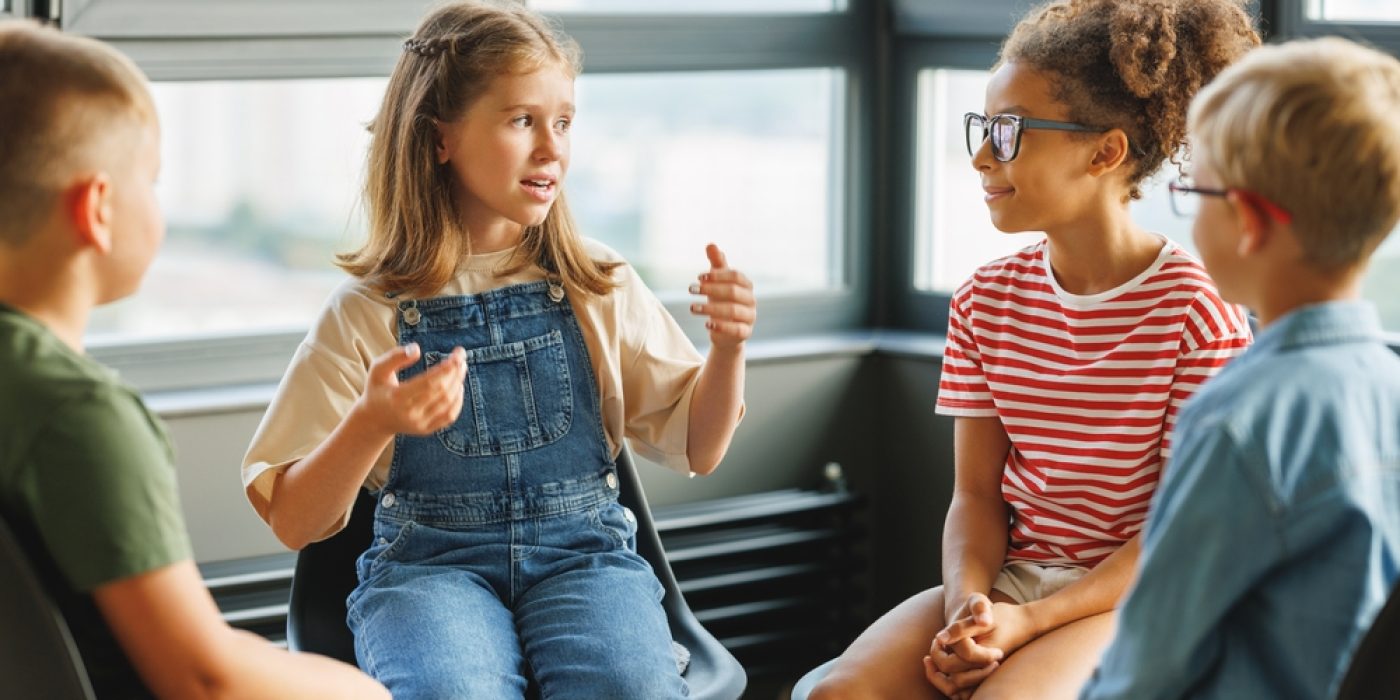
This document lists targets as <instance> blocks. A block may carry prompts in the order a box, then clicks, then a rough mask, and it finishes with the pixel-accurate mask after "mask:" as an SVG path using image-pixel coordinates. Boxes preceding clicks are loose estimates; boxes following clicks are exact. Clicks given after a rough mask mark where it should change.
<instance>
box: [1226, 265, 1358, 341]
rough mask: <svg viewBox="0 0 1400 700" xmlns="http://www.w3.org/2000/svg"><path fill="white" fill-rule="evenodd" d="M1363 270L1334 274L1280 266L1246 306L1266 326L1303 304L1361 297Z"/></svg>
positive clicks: (1260, 325) (1263, 326)
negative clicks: (1283, 268) (1281, 267)
mask: <svg viewBox="0 0 1400 700" xmlns="http://www.w3.org/2000/svg"><path fill="white" fill-rule="evenodd" d="M1363 273H1364V269H1362V268H1360V267H1358V268H1353V269H1349V270H1345V271H1342V272H1337V273H1334V274H1322V273H1318V272H1315V271H1313V270H1309V269H1288V270H1282V269H1280V270H1279V271H1278V272H1277V273H1276V274H1274V275H1272V279H1269V280H1267V281H1266V282H1265V284H1264V285H1262V286H1263V287H1264V288H1263V289H1261V290H1260V293H1259V294H1257V295H1255V299H1254V300H1253V301H1252V303H1249V304H1246V306H1248V307H1249V308H1250V309H1251V310H1252V311H1254V314H1255V315H1256V316H1258V318H1259V327H1260V328H1261V329H1262V328H1267V327H1268V326H1269V325H1270V324H1272V323H1273V322H1275V321H1277V320H1279V319H1280V318H1283V317H1284V316H1287V315H1288V314H1290V313H1292V312H1294V311H1297V310H1298V309H1301V308H1303V307H1304V306H1312V305H1314V304H1325V303H1327V302H1331V301H1353V300H1356V299H1360V298H1361V278H1362V276H1363Z"/></svg>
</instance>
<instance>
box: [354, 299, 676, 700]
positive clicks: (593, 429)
mask: <svg viewBox="0 0 1400 700" xmlns="http://www.w3.org/2000/svg"><path fill="white" fill-rule="evenodd" d="M550 291H551V290H550V289H549V288H548V286H547V285H546V284H545V283H531V284H525V285H516V286H512V287H504V288H501V289H497V290H492V291H490V292H486V293H484V294H480V295H473V296H460V297H438V298H433V299H425V300H406V301H400V302H398V306H399V312H400V320H399V340H400V342H405V343H406V342H417V343H418V344H419V345H420V346H421V347H422V349H423V359H422V360H420V362H419V363H418V364H417V365H416V366H415V367H412V368H409V369H407V370H404V371H403V372H402V373H401V378H403V379H407V378H409V377H411V376H413V375H415V374H417V373H419V372H423V371H425V369H426V367H427V366H428V365H431V364H432V363H434V362H436V361H438V360H440V358H442V357H443V356H445V355H446V354H447V353H449V352H451V351H452V348H453V347H454V346H457V345H460V346H462V347H463V348H465V349H466V350H467V376H466V380H465V381H466V386H465V387H464V389H465V391H466V402H465V405H464V406H463V409H462V414H461V416H460V417H459V418H458V419H457V421H456V423H455V424H454V425H452V426H449V427H448V428H446V429H444V430H441V431H439V432H438V433H436V434H434V435H429V436H423V437H410V436H405V435H400V436H398V437H397V438H396V439H395V443H394V460H393V464H392V466H391V467H390V471H389V478H388V480H387V482H386V483H385V485H384V488H383V490H381V491H380V493H379V507H378V508H377V509H376V512H375V520H374V531H375V532H374V542H373V543H372V544H371V545H370V547H369V549H368V550H366V551H365V552H364V554H362V555H361V556H360V559H359V561H358V567H359V571H358V573H359V578H360V585H359V586H357V587H356V589H355V590H354V592H352V593H351V595H350V598H349V599H348V600H347V606H348V615H347V622H348V623H349V625H350V629H351V631H352V632H354V635H355V654H356V656H357V657H358V660H359V663H360V666H361V667H363V668H364V669H365V670H366V671H367V672H368V673H369V674H370V675H372V676H374V677H375V678H376V679H378V680H379V681H381V682H382V683H384V684H385V686H387V687H388V688H389V691H390V692H391V693H393V695H394V697H395V698H396V699H397V700H415V699H418V698H424V699H429V698H431V699H434V700H436V699H438V698H442V699H449V698H450V699H457V698H489V699H490V700H497V699H499V698H519V697H522V696H523V695H524V694H525V692H526V688H527V685H529V684H530V682H531V681H533V683H534V685H536V686H537V687H538V688H539V693H540V696H541V697H542V698H547V699H553V698H608V699H610V700H611V699H617V700H627V699H631V698H636V699H637V700H662V699H665V698H682V697H685V696H686V695H687V694H688V689H687V686H686V683H685V681H684V680H683V679H682V678H681V675H680V672H679V671H678V670H677V667H676V661H675V657H674V656H673V653H672V650H671V633H670V628H669V626H668V625H667V620H666V613H665V611H664V610H663V608H662V607H661V598H662V595H663V589H662V587H661V583H660V582H659V581H658V580H657V579H656V575H655V574H654V573H653V572H652V570H651V565H650V564H648V563H647V562H646V560H645V559H642V558H641V557H640V556H639V555H638V554H637V553H636V551H635V535H636V521H635V519H634V518H633V517H631V513H628V512H627V511H626V509H625V508H623V507H622V506H620V505H619V504H618V502H617V496H618V493H617V492H618V479H617V473H616V469H617V465H616V464H615V462H614V461H613V458H612V454H611V452H610V451H609V450H608V446H607V441H606V438H605V437H604V434H603V427H602V419H601V416H600V411H599V402H598V390H597V383H596V380H595V379H594V376H593V370H592V365H591V363H590V362H589V359H588V350H587V347H586V346H585V344H584V342H583V336H582V333H581V331H580V329H579V327H578V323H577V321H576V320H575V318H574V315H573V311H572V308H571V307H570V305H569V304H568V303H567V302H566V301H565V300H564V299H563V298H562V296H558V295H555V294H550Z"/></svg>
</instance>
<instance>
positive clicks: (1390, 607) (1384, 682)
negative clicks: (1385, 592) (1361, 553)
mask: <svg viewBox="0 0 1400 700" xmlns="http://www.w3.org/2000/svg"><path fill="white" fill-rule="evenodd" d="M1397 659H1400V586H1396V587H1395V588H1393V589H1392V590H1391V591H1390V598H1389V600H1387V601H1386V603H1385V607H1383V608H1381V612H1380V614H1379V615H1376V619H1375V621H1374V622H1372V623H1371V628H1370V629H1369V630H1367V631H1366V635H1365V636H1364V637H1362V638H1361V643H1360V644H1359V645H1357V647H1356V653H1354V654H1352V657H1351V663H1350V665H1349V666H1348V667H1347V674H1346V676H1345V677H1343V678H1342V685H1341V687H1340V688H1339V689H1338V690H1337V700H1359V699H1360V698H1375V697H1381V694H1390V693H1395V692H1396V691H1397V689H1400V663H1398V662H1397ZM1392 697H1393V696H1392Z"/></svg>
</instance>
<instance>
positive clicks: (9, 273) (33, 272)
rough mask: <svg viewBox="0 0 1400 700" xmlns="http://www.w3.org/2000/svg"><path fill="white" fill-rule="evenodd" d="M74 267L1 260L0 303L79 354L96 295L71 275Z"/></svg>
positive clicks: (1, 257) (76, 276) (80, 280)
mask: <svg viewBox="0 0 1400 700" xmlns="http://www.w3.org/2000/svg"><path fill="white" fill-rule="evenodd" d="M27 263H28V264H27ZM75 264H77V263H76V262H75V261H73V262H70V264H69V265H68V266H66V267H63V268H54V267H51V266H44V265H35V264H32V263H29V261H28V260H23V259H17V258H16V259H11V258H5V257H3V256H0V302H2V303H4V304H6V305H9V306H13V307H14V308H16V309H18V310H20V311H22V312H24V313H25V314H26V315H28V316H29V317H31V318H33V319H34V320H36V321H38V322H39V323H40V324H41V325H43V326H44V327H45V328H47V329H48V330H49V332H51V333H53V334H54V335H55V336H57V337H58V339H59V340H61V341H63V344H64V345H67V346H68V347H70V348H72V349H73V350H74V352H78V353H82V352H83V333H84V332H85V331H86V330H87V324H88V318H89V316H91V314H92V307H93V305H94V301H93V299H94V298H95V294H94V293H93V290H92V289H91V288H90V285H88V284H85V283H84V282H83V281H82V277H81V276H80V275H76V274H74V270H73V266H74V265H75Z"/></svg>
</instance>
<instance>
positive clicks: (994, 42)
mask: <svg viewBox="0 0 1400 700" xmlns="http://www.w3.org/2000/svg"><path fill="white" fill-rule="evenodd" d="M1000 42H1001V38H1000V37H997V38H991V37H981V38H971V37H968V38H952V37H950V38H939V39H925V38H914V39H904V40H901V42H900V44H899V46H898V47H897V48H896V56H897V62H898V67H897V70H896V71H895V88H894V91H893V92H894V96H893V97H894V98H893V102H892V110H893V119H892V122H893V128H892V129H891V132H892V141H893V143H892V149H891V153H892V156H891V166H892V167H893V168H894V169H895V172H896V173H897V177H893V178H891V187H890V191H891V195H892V197H893V198H894V204H893V206H892V207H891V211H892V216H891V219H892V221H891V226H890V230H891V231H893V232H897V235H895V236H893V240H891V241H890V246H889V249H890V251H891V254H890V255H889V256H886V260H884V261H883V262H884V263H885V264H887V265H891V266H893V269H889V270H886V271H885V274H883V275H880V278H881V279H883V280H885V282H886V285H887V287H886V288H885V290H884V292H885V295H886V298H888V299H890V301H891V302H892V303H891V304H890V308H889V309H888V310H887V313H888V316H887V320H886V325H887V326H888V327H890V328H896V329H902V330H915V331H925V332H933V333H938V334H940V335H942V334H945V333H946V332H947V328H948V304H949V302H950V301H951V299H952V295H951V294H950V293H948V292H941V291H931V290H924V289H919V288H918V286H917V285H916V280H915V265H914V254H915V251H916V250H917V249H918V245H917V238H918V236H919V235H921V233H922V232H921V231H919V230H918V206H919V197H921V196H923V195H921V193H920V192H918V191H917V189H916V188H917V186H918V185H919V184H922V183H920V182H919V138H918V136H919V128H918V127H919V124H918V121H917V120H918V119H919V117H920V116H921V115H920V114H919V113H918V107H919V74H920V73H921V72H922V71H924V70H925V69H930V68H931V69H940V68H945V69H953V70H976V69H990V68H991V66H992V64H993V63H994V62H995V61H996V57H997V50H998V48H999V47H1000Z"/></svg>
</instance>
